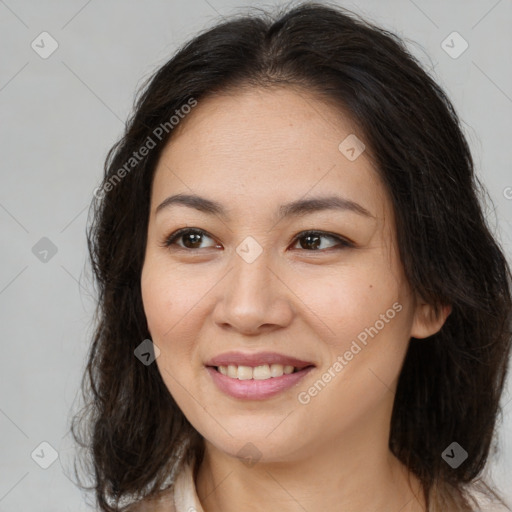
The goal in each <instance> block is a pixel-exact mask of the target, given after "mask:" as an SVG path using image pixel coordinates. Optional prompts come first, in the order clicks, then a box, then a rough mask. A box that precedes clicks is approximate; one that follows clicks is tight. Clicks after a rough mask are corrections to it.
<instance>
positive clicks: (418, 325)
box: [411, 297, 452, 338]
mask: <svg viewBox="0 0 512 512" xmlns="http://www.w3.org/2000/svg"><path fill="white" fill-rule="evenodd" d="M451 312H452V307H451V305H449V304H448V305H445V306H442V307H441V309H440V311H439V312H438V314H437V315H436V312H435V308H434V306H432V305H431V304H427V303H426V302H425V301H424V300H423V299H422V298H421V297H418V298H417V301H416V311H415V313H414V320H413V323H412V327H411V337H413V338H428V337H429V336H432V335H433V334H435V333H436V332H439V331H440V330H441V327H443V325H444V323H445V321H446V319H447V318H448V315H449V314H450V313H451Z"/></svg>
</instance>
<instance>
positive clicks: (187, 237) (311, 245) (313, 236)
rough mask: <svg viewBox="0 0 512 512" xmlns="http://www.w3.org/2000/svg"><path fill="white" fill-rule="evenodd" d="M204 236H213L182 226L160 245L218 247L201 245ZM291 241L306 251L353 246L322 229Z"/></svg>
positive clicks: (300, 235)
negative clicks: (325, 243)
mask: <svg viewBox="0 0 512 512" xmlns="http://www.w3.org/2000/svg"><path fill="white" fill-rule="evenodd" d="M204 238H209V239H210V240H213V238H212V237H211V236H209V235H208V234H207V233H206V232H205V231H203V230H202V229H197V228H194V229H192V228H182V229H179V230H178V231H175V232H174V233H172V234H171V235H169V236H168V237H167V238H166V239H165V240H164V242H163V244H162V246H164V247H171V246H173V245H174V246H177V247H178V248H181V249H185V250H194V249H207V248H209V247H210V248H211V247H220V246H219V245H218V244H215V245H210V246H209V247H201V243H202V242H203V240H204ZM322 239H330V240H331V241H332V240H334V241H335V242H336V244H334V246H331V247H327V248H326V247H321V246H322ZM177 241H181V242H182V244H178V243H177ZM301 241H304V242H301ZM293 242H294V244H295V246H296V245H297V243H299V242H300V246H301V247H300V248H302V249H304V250H306V251H322V250H326V249H344V248H348V247H354V244H353V243H352V242H350V241H348V240H346V239H344V238H342V237H341V236H339V235H335V234H333V233H326V232H324V231H302V232H301V233H299V234H298V235H296V236H295V238H294V240H293Z"/></svg>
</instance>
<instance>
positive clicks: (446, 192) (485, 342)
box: [72, 3, 512, 512]
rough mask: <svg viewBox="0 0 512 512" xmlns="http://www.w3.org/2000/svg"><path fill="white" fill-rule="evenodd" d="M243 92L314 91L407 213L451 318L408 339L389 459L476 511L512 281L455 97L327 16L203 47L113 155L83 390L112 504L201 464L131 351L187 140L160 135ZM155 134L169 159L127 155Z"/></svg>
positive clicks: (96, 228)
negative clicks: (153, 228)
mask: <svg viewBox="0 0 512 512" xmlns="http://www.w3.org/2000/svg"><path fill="white" fill-rule="evenodd" d="M246 86H254V87H276V86H285V87H295V88H303V89H305V90H308V91H310V92H313V93H315V94H317V95H318V97H322V98H324V99H328V100H329V101H332V102H333V103H335V104H336V105H338V106H339V108H340V112H343V111H345V112H348V113H349V114H350V115H351V117H352V118H353V120H354V121H355V122H356V123H357V124H358V126H359V127H360V129H361V133H362V134H363V139H364V141H365V144H366V145H367V146H368V148H369V149H371V154H372V155H374V159H375V165H376V168H377V169H378V172H379V174H380V176H381V178H382V180H383V182H384V183H385V186H386V188H387V190H388V192H389V196H390V198H391V201H392V205H393V209H394V212H395V217H396V229H397V237H398V244H399V251H400V257H401V262H402V264H403V267H404V270H405V274H406V276H407V279H408V281H409V283H410V285H411V287H412V288H413V290H415V291H417V292H418V293H419V294H420V295H421V296H422V297H423V298H424V299H425V300H426V301H428V302H429V303H430V304H432V305H434V306H435V308H436V311H439V308H440V307H441V306H442V305H444V304H449V305H451V306H452V308H453V309H452V313H451V314H450V316H449V317H448V319H447V321H446V323H445V325H444V326H443V328H442V329H441V331H440V332H439V333H437V334H435V335H434V336H431V337H430V338H428V339H426V340H421V341H420V340H415V339H411V341H410V345H409V349H408V352H407V355H406V358H405V362H404V365H403V368H402V371H401V374H400V377H399V382H398V388H397V391H396V397H395V402H394V409H393V414H392V419H391V422H392V423H391V434H390V440H389V446H390V449H391V451H392V452H393V453H394V454H395V455H396V456H397V457H398V459H399V460H401V461H402V462H403V463H404V464H405V465H406V466H407V467H408V468H409V469H410V470H411V471H412V472H413V473H414V474H416V475H417V476H418V477H419V479H420V480H421V482H422V484H423V487H424V491H425V497H426V499H427V503H429V504H430V505H429V510H434V508H432V507H436V508H435V510H437V507H440V508H442V509H444V510H447V509H448V507H449V506H450V507H452V508H450V510H452V509H453V510H472V509H473V505H472V503H471V500H470V494H469V492H468V486H469V484H475V482H477V481H479V479H480V478H479V477H480V475H481V472H482V469H483V468H484V466H485V463H486V461H487V458H488V454H489V452H490V449H491V447H492V446H493V444H492V443H493V439H494V432H495V427H496V420H497V418H498V417H499V412H500V408H499V400H500V396H501V394H502V390H503V386H504V379H505V377H506V374H507V367H508V360H509V352H510V345H511V309H512V302H511V276H510V269H509V266H508V264H507V261H506V259H505V257H504V255H503V252H502V250H501V249H500V247H499V245H498V244H497V242H496V241H495V239H494V237H493V235H492V234H491V232H490V230H489V228H488V225H487V223H486V219H485V217H484V213H483V208H482V206H483V200H484V188H483V187H482V185H481V184H480V182H479V181H478V179H477V177H476V175H475V172H474V168H473V161H472V156H471V153H470V149H469V147H468V143H467V141H466V138H465V136H464V134H463V132H462V128H461V125H460V121H459V119H458V117H457V114H456V112H455V111H454V108H453V106H452V103H451V102H450V100H449V99H448V98H447V96H446V95H445V93H444V92H443V90H442V89H441V88H440V87H439V86H438V85H437V84H436V82H435V81H434V80H433V79H432V78H431V77H430V76H429V74H428V73H427V72H425V71H424V70H423V69H422V67H421V65H420V64H419V63H418V62H417V60H416V59H415V58H414V57H413V56H412V55H411V54H410V53H409V52H408V50H407V48H406V46H405V44H404V43H403V41H402V40H401V39H399V38H398V37H397V36H396V35H394V34H392V33H390V32H388V31H386V30H383V29H382V28H379V27H376V26H374V25H372V24H370V23H369V22H367V21H364V20H362V19H361V18H359V17H358V16H357V15H355V14H354V13H352V12H350V11H347V10H345V9H342V8H339V7H335V6H327V5H321V4H315V3H306V4H300V5H296V6H295V7H291V8H285V9H284V10H282V11H280V12H278V13H277V14H274V15H270V14H268V13H260V12H259V11H258V12H256V13H255V14H253V13H251V14H249V15H243V16H238V17H234V18H232V19H230V20H227V21H223V22H221V23H220V24H218V25H216V26H214V27H213V28H211V29H209V30H207V31H205V32H204V33H202V34H200V35H198V36H197V37H195V38H194V39H193V40H192V41H190V42H189V43H188V44H186V45H185V46H184V47H183V48H181V49H180V50H179V51H178V52H177V53H176V54H175V55H174V56H173V57H172V58H171V59H170V60H169V61H168V62H167V63H166V64H165V65H163V66H161V68H160V69H158V70H157V71H156V72H155V73H154V75H153V76H152V77H151V78H150V79H149V80H148V81H147V82H146V84H145V85H144V86H143V88H142V89H141V92H140V93H139V96H138V99H137V100H136V103H135V108H134V113H133V115H132V116H131V117H130V119H129V122H128V123H127V126H126V130H125V133H124V135H123V137H122V138H121V139H120V140H119V141H118V142H117V143H116V144H115V145H114V147H113V148H112V149H111V150H110V152H109V154H108V156H107V159H106V163H105V174H104V180H103V184H102V187H101V189H98V190H99V191H100V192H101V193H95V199H94V200H93V204H92V222H91V224H90V226H89V228H88V233H87V236H88V244H89V252H90V258H91V263H92V269H93V271H94V276H95V281H96V284H97V287H98V310H97V318H96V321H97V325H96V330H95V333H94V339H93V342H92V346H91V349H90V354H89V359H88V364H87V371H86V372H85V375H84V379H83V383H82V389H83V396H84V398H85V400H86V404H85V407H84V409H83V410H82V411H81V413H80V414H77V415H76V417H75V418H74V421H73V426H72V431H73V435H74V436H75V439H76V440H77V442H78V443H80V444H81V446H82V447H85V448H86V449H87V450H88V453H89V455H90V458H89V459H88V460H89V462H90V468H89V470H90V472H91V473H92V474H93V477H94V485H93V487H94V489H95V496H96V498H97V503H98V505H99V507H100V509H101V510H102V511H105V512H112V511H117V510H125V508H123V504H125V505H128V504H129V503H132V502H136V501H137V500H139V499H142V498H149V497H151V496H156V495H157V494H158V491H159V490H160V489H165V488H169V486H170V485H171V484H172V476H171V475H172V471H173V469H176V467H177V466H175V463H176V460H177V457H178V450H179V448H180V447H181V446H184V445H183V444H182V443H186V442H189V443H190V446H189V448H188V450H187V453H193V454H195V455H197V457H200V454H201V449H202V448H201V439H200V436H199V434H198V433H197V432H196V431H195V429H194V428H193V427H192V426H191V425H190V424H189V422H188V421H187V419H186V418H185V417H184V415H183V413H182V412H181V411H180V409H179V407H178V406H177V405H176V403H175V401H174V400H173V398H172V396H171V395H170V393H169V391H168V389H167V388H166V386H165V384H164V382H163V380H162V378H161V376H160V374H159V371H158V368H157V366H156V364H151V365H149V366H146V365H143V364H141V362H140V361H139V360H138V359H137V358H136V357H135V356H134V350H135V348H136V347H137V346H138V345H139V344H140V343H141V342H142V341H143V340H144V339H147V338H150V334H149V331H148V327H147V323H146V318H145V315H144V311H143V305H142V299H141V288H140V276H141V270H142V265H143V261H144V254H145V244H146V236H147V225H148V219H149V204H150V193H151V184H152V178H153V174H154V171H155V167H156V163H157V161H158V157H159V155H160V153H161V150H162V148H163V147H164V145H165V143H166V142H167V141H168V140H169V139H170V137H172V133H173V132H172V129H171V128H169V129H168V130H165V132H162V133H163V135H164V136H162V137H160V138H157V137H155V132H154V130H155V129H156V128H157V127H159V126H162V124H163V123H166V122H167V123H168V122H169V119H170V117H171V116H172V115H173V114H174V113H175V112H176V111H177V110H180V108H181V107H182V106H183V105H185V104H187V102H188V103H190V100H191V99H192V98H193V99H194V101H197V102H199V103H200V102H201V100H202V99H204V98H206V97H207V96H211V95H214V94H215V93H216V92H225V91H227V90H236V89H237V88H240V87H246ZM190 115H193V113H191V114H190ZM158 133H160V132H158ZM148 137H151V138H152V139H153V140H154V141H155V142H156V146H157V147H155V148H154V149H151V150H150V151H149V152H148V154H147V155H146V156H145V157H143V158H140V159H139V158H137V159H136V160H137V161H136V162H135V160H130V159H133V158H134V153H137V152H138V151H139V150H140V148H141V147H143V146H144V145H145V144H147V141H148ZM157 139H158V140H157ZM127 162H131V164H130V167H129V168H128V167H127ZM123 168H124V169H125V172H121V173H120V169H123ZM226 186H227V185H226ZM77 427H80V430H81V434H80V435H79V433H78V428H77ZM453 441H456V442H457V443H459V444H460V445H461V446H462V447H463V448H464V449H465V450H466V451H467V453H468V459H467V460H466V461H465V462H464V463H463V464H461V465H460V466H459V467H458V468H456V469H452V468H451V467H450V466H449V465H448V464H447V463H446V462H445V461H444V460H443V458H442V457H441V454H442V453H443V451H444V450H445V448H446V447H447V446H448V445H450V444H451V443H452V442H453ZM483 487H484V488H485V489H486V492H487V493H488V494H489V495H491V497H494V491H492V489H491V488H490V487H488V486H485V485H484V486H483ZM495 498H496V499H498V497H497V495H496V496H495Z"/></svg>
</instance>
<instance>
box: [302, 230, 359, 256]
mask: <svg viewBox="0 0 512 512" xmlns="http://www.w3.org/2000/svg"><path fill="white" fill-rule="evenodd" d="M322 239H330V240H334V241H335V242H337V243H335V244H334V245H331V246H330V247H321V245H322ZM297 242H299V243H300V247H301V248H302V249H304V250H306V251H322V250H326V249H332V248H344V247H353V244H352V243H350V242H348V241H347V240H344V239H343V238H341V237H339V236H337V235H333V234H329V233H324V232H322V231H304V232H302V233H299V234H298V235H297V236H296V237H295V243H297Z"/></svg>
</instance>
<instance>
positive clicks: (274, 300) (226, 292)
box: [213, 251, 294, 336]
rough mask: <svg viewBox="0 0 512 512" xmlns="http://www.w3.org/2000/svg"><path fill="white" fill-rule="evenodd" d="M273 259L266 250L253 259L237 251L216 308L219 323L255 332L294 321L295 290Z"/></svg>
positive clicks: (215, 312) (214, 313)
mask: <svg viewBox="0 0 512 512" xmlns="http://www.w3.org/2000/svg"><path fill="white" fill-rule="evenodd" d="M269 260H270V259H269V258H268V257H267V254H266V251H263V252H262V253H261V254H260V255H259V257H258V258H257V259H256V260H255V261H253V262H251V263H248V262H246V261H245V260H244V259H243V258H241V257H240V256H239V255H238V254H237V253H236V252H234V254H233V258H232V261H231V262H230V268H231V270H230V271H229V273H228V275H227V276H226V277H225V278H224V279H223V280H222V289H221V290H219V296H218V297H219V298H218V301H217V303H216V305H215V309H214V312H213V317H214V320H215V322H216V323H217V325H219V326H220V327H221V328H223V329H228V330H233V331H236V332H238V333H240V334H244V335H248V336H251V335H258V334H262V333H265V332H271V331H273V330H276V329H279V328H282V327H286V326H287V325H289V324H290V322H291V321H292V319H293V316H294V308H293V304H292V303H293V293H292V292H291V290H290V289H289V288H288V286H289V284H288V283H286V282H285V279H283V277H284V276H280V275H279V270H278V269H273V268H271V265H272V262H271V261H269ZM274 267H276V265H274ZM287 285H288V286H287Z"/></svg>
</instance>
